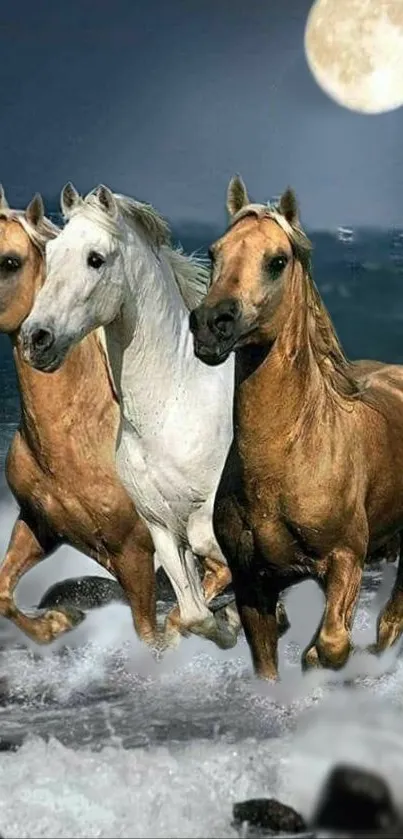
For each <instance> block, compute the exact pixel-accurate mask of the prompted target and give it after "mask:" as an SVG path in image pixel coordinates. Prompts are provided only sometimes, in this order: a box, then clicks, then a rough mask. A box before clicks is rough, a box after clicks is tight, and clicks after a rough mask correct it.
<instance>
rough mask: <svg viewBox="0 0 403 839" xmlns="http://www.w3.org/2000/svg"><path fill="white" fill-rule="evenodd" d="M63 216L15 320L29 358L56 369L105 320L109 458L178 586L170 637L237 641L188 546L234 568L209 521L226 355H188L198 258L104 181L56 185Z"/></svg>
mask: <svg viewBox="0 0 403 839" xmlns="http://www.w3.org/2000/svg"><path fill="white" fill-rule="evenodd" d="M61 204H62V211H63V213H64V215H65V217H66V219H67V223H66V225H65V227H64V229H63V230H62V232H61V233H60V235H59V236H58V237H57V239H55V240H54V241H53V242H51V243H49V245H48V247H47V266H48V271H47V279H46V282H45V283H44V286H43V288H42V289H41V291H40V292H39V294H38V296H37V298H36V300H35V304H34V306H33V309H32V311H31V314H30V316H29V317H28V318H27V320H26V321H25V323H24V326H23V328H22V333H21V334H22V339H23V343H24V352H25V358H26V359H27V361H29V363H31V364H32V365H33V366H35V367H37V368H38V369H41V370H46V371H53V370H55V369H57V368H58V367H59V366H60V364H61V363H62V361H63V359H64V358H65V357H66V354H67V352H68V350H69V349H70V347H72V346H73V345H74V344H77V342H79V341H80V340H81V339H82V338H83V336H84V335H87V334H88V333H89V332H91V330H93V329H96V328H98V327H100V326H104V327H105V336H106V346H107V351H108V356H109V363H110V367H111V370H112V374H113V378H114V383H115V388H116V391H117V393H118V394H119V400H120V404H121V411H122V425H121V431H120V435H119V439H118V445H117V468H118V472H119V474H120V477H121V479H122V481H123V483H124V485H125V487H126V488H127V490H128V492H129V494H130V496H131V498H132V499H133V501H134V503H135V504H136V508H137V509H138V511H139V512H140V514H141V515H142V516H143V517H144V519H145V520H146V522H147V523H148V526H149V528H150V531H151V535H152V538H153V541H154V545H155V548H156V551H157V553H158V555H159V559H160V561H161V563H162V566H163V568H164V570H165V571H166V573H167V575H168V577H169V578H170V581H171V583H172V586H173V588H174V590H175V593H176V596H177V600H178V604H179V614H178V615H177V616H176V617H175V619H174V618H173V617H172V618H171V635H172V639H174V638H175V637H177V634H178V631H189V632H193V633H196V634H199V635H203V636H205V637H207V638H210V639H212V640H214V641H215V642H216V643H217V644H219V645H220V646H222V647H229V646H233V645H234V644H235V643H236V639H237V633H238V631H239V627H240V622H239V616H238V614H237V611H236V609H235V608H234V607H233V606H229V607H226V608H225V609H224V610H223V612H222V614H221V615H220V616H218V615H217V613H216V615H213V613H212V612H211V611H210V610H209V609H208V607H207V603H206V600H205V597H204V595H203V591H202V588H201V584H200V578H199V575H198V571H197V566H196V557H197V556H199V557H202V558H203V557H204V558H206V560H207V562H208V563H209V564H210V565H211V567H212V568H215V569H217V576H218V575H219V571H220V570H221V577H220V581H221V588H222V589H224V587H226V586H227V585H228V583H229V582H230V580H231V576H230V572H229V570H228V567H227V566H226V564H225V565H223V557H222V554H221V551H220V550H219V547H218V545H217V543H216V540H215V538H214V534H213V527H212V510H213V500H214V494H215V490H216V487H217V484H218V481H219V477H220V474H221V470H222V467H223V465H224V461H225V457H226V454H227V451H228V448H229V444H230V441H231V436H232V400H233V368H234V365H233V360H232V359H230V360H229V361H228V363H227V364H225V365H223V366H222V367H221V368H220V369H219V370H216V371H215V370H209V369H208V368H207V367H206V366H205V365H204V364H202V363H201V362H200V361H199V360H198V359H196V358H195V356H194V353H193V341H192V336H191V334H190V331H189V325H188V319H189V310H190V309H191V308H193V307H194V306H195V305H197V303H199V302H200V301H201V299H202V298H203V296H204V294H205V293H206V286H207V281H208V277H209V273H208V271H207V269H206V268H205V267H204V266H203V264H202V263H201V262H200V260H197V259H195V258H194V257H188V256H185V255H183V254H181V253H180V252H179V251H176V250H174V249H173V248H172V247H171V246H170V244H169V240H170V237H169V230H168V227H167V225H166V222H165V221H164V220H163V219H162V218H161V217H160V216H159V215H158V214H157V213H156V212H155V210H153V208H151V207H149V206H148V205H145V204H141V203H139V202H137V201H134V200H133V199H130V198H126V197H124V196H117V195H114V194H113V193H112V192H111V191H110V190H109V189H107V188H106V187H103V186H100V187H98V189H97V190H95V191H94V192H92V193H90V194H89V195H88V196H87V197H86V198H85V199H82V198H81V197H80V196H79V195H78V193H77V191H76V190H75V189H74V187H73V186H72V185H71V184H68V185H67V186H66V187H65V188H64V190H63V192H62V199H61Z"/></svg>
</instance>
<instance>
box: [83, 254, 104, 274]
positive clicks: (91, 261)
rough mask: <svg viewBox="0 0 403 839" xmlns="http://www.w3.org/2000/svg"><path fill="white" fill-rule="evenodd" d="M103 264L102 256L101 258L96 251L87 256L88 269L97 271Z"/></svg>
mask: <svg viewBox="0 0 403 839" xmlns="http://www.w3.org/2000/svg"><path fill="white" fill-rule="evenodd" d="M104 264H105V259H104V257H103V256H101V254H100V253H97V252H96V251H91V253H89V254H88V257H87V265H88V266H89V267H90V268H95V270H97V269H98V268H101V267H102V265H104Z"/></svg>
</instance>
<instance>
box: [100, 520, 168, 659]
mask: <svg viewBox="0 0 403 839" xmlns="http://www.w3.org/2000/svg"><path fill="white" fill-rule="evenodd" d="M111 570H112V572H113V573H114V574H115V576H116V578H117V580H118V582H119V583H120V585H121V586H122V588H123V590H124V592H125V594H126V597H127V599H128V601H129V605H130V608H131V612H132V617H133V623H134V628H135V630H136V633H137V635H138V637H139V638H140V639H141V640H142V641H144V642H145V643H146V644H148V645H149V646H156V645H158V642H159V634H158V630H157V607H156V600H155V569H154V545H153V543H152V541H151V537H150V534H149V532H148V528H147V526H146V525H145V524H144V522H143V521H142V520H141V519H139V520H138V522H137V523H136V526H135V528H134V529H133V532H132V533H131V534H130V538H129V539H128V540H126V542H125V543H124V545H122V547H121V550H120V552H119V553H115V554H114V555H113V556H111Z"/></svg>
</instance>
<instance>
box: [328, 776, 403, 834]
mask: <svg viewBox="0 0 403 839" xmlns="http://www.w3.org/2000/svg"><path fill="white" fill-rule="evenodd" d="M312 824H313V826H314V828H325V829H326V830H342V831H357V832H360V831H393V830H395V829H397V827H398V825H399V814H398V812H397V810H396V806H395V804H394V801H393V798H392V794H391V792H390V789H389V787H388V785H387V783H386V781H384V779H383V778H381V777H380V776H379V775H377V774H376V773H374V772H369V771H368V770H365V769H360V768H359V767H355V766H348V765H344V764H340V765H338V766H335V767H334V768H333V769H332V770H331V771H330V773H329V775H328V777H327V779H326V781H325V783H324V785H323V788H322V792H321V795H320V799H319V803H318V805H317V809H316V812H315V813H314V816H313V820H312Z"/></svg>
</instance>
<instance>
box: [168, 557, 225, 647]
mask: <svg viewBox="0 0 403 839" xmlns="http://www.w3.org/2000/svg"><path fill="white" fill-rule="evenodd" d="M201 561H202V563H203V566H204V569H205V572H204V577H203V580H202V589H203V592H204V602H205V603H206V605H208V604H209V603H211V601H212V600H214V598H215V597H218V595H219V594H221V593H222V592H223V591H224V589H226V588H227V586H228V585H230V583H231V580H232V577H231V572H230V570H229V568H228V566H227V565H226V564H225V562H222V561H221V560H219V559H215V558H213V557H201ZM214 619H215V621H216V623H219V624H220V625H221V623H222V619H224V620H225V628H224V625H223V628H224V649H227V648H228V647H230V646H235V643H236V638H237V636H238V634H239V631H240V629H241V621H240V619H239V615H238V610H237V608H236V606H235V604H233V603H228V604H227V605H226V606H224V607H223V608H222V609H219V610H218V611H217V612H216V613H215V616H214ZM174 627H177V629H178V631H179V632H181V633H182V634H183V635H188V634H189V630H188V629H187V628H186V626H185V625H183V624H182V621H181V613H180V608H179V606H174V608H173V609H171V611H170V613H169V615H168V617H167V621H166V631H167V633H168V635H169V632H170V630H171V628H174ZM207 629H208V632H209V634H208V635H207V636H206V637H208V638H211V640H215V641H216V643H217V644H218V646H223V644H222V642H221V641H220V634H219V636H218V639H217V640H216V638H215V630H214V632H213V635H214V637H213V636H211V635H210V631H211V630H210V625H209V623H208V624H207ZM196 634H198V635H199V634H202V635H204V631H202V632H199V631H198V632H197V633H196ZM232 639H233V643H232Z"/></svg>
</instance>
